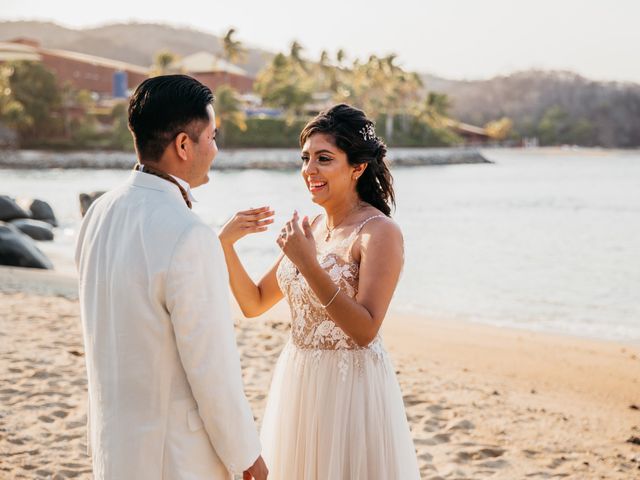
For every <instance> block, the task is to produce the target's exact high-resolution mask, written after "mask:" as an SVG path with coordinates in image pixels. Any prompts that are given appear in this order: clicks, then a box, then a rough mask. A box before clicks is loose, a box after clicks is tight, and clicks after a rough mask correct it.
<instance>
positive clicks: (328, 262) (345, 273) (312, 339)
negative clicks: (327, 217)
mask: <svg viewBox="0 0 640 480" xmlns="http://www.w3.org/2000/svg"><path fill="white" fill-rule="evenodd" d="M380 217H384V215H374V216H372V217H369V218H367V219H366V220H365V221H363V222H362V223H360V224H359V225H358V226H357V228H355V229H354V230H353V232H352V233H351V234H350V235H349V236H347V237H345V238H343V239H340V240H336V241H330V242H324V240H320V241H316V245H317V249H318V254H317V255H318V261H319V262H320V265H321V266H322V268H323V269H324V270H326V271H327V273H328V274H329V276H330V277H331V280H333V282H334V283H335V284H336V285H337V286H339V287H340V288H341V290H342V291H343V292H345V293H346V294H347V295H349V296H350V297H352V298H355V296H356V294H357V293H358V278H359V267H360V266H359V264H358V263H357V262H356V261H355V260H354V259H353V258H352V255H351V247H352V245H353V242H354V240H355V238H356V237H357V235H358V233H360V230H362V227H364V225H365V224H366V223H367V222H369V221H370V220H373V219H374V218H380ZM276 276H277V278H278V285H279V286H280V290H282V292H283V293H284V295H285V297H286V298H287V302H288V303H289V308H290V309H291V337H292V340H293V343H294V344H295V345H296V346H297V347H298V348H302V349H315V350H357V349H362V348H369V347H371V345H374V344H377V343H378V338H377V337H376V339H375V340H374V341H373V342H372V343H371V344H370V345H369V347H360V346H359V345H358V344H357V343H356V342H355V341H354V340H353V339H351V338H350V337H349V336H348V335H347V334H346V333H345V332H344V331H343V330H342V329H341V328H340V327H339V326H337V325H336V324H335V323H334V322H333V320H331V317H329V315H328V314H327V312H326V311H325V309H324V308H323V307H322V303H321V302H320V300H319V299H318V297H317V296H316V294H315V293H314V292H313V290H311V288H310V287H309V285H308V284H307V281H306V280H305V278H304V276H303V275H302V274H300V273H299V272H298V271H297V269H296V266H295V265H294V264H293V263H292V262H291V261H290V260H289V259H288V258H287V257H286V256H285V257H284V258H283V259H282V261H281V262H280V265H279V267H278V270H277V273H276Z"/></svg>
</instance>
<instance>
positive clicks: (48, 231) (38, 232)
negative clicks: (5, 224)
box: [11, 218, 54, 241]
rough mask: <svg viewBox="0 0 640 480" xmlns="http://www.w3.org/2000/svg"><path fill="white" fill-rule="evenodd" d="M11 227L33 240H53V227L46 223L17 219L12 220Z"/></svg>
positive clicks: (29, 219)
mask: <svg viewBox="0 0 640 480" xmlns="http://www.w3.org/2000/svg"><path fill="white" fill-rule="evenodd" d="M11 225H13V226H14V227H16V228H17V229H18V230H20V231H21V232H22V233H24V234H25V235H28V236H29V237H31V238H32V239H34V240H39V241H51V240H53V236H54V235H53V227H52V226H51V224H49V223H47V222H43V221H41V220H33V219H31V218H19V219H17V220H12V221H11Z"/></svg>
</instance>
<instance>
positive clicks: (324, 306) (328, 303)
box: [322, 287, 341, 308]
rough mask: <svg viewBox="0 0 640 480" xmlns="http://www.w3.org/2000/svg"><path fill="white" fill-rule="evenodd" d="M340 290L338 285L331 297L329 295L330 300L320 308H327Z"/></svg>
mask: <svg viewBox="0 0 640 480" xmlns="http://www.w3.org/2000/svg"><path fill="white" fill-rule="evenodd" d="M340 290H341V288H340V287H338V290H336V293H335V294H334V295H333V297H331V300H329V301H328V302H327V304H326V305H322V308H327V307H328V306H329V305H331V304H332V303H333V301H334V300H335V299H336V297H337V296H338V294H339V293H340Z"/></svg>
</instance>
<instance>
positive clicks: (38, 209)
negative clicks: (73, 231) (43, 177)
mask: <svg viewBox="0 0 640 480" xmlns="http://www.w3.org/2000/svg"><path fill="white" fill-rule="evenodd" d="M17 203H18V205H19V206H21V207H22V208H23V209H24V210H25V211H26V212H28V213H30V214H31V218H33V219H34V220H42V221H43V222H47V223H49V224H51V225H53V226H54V227H57V226H58V220H57V219H56V215H55V213H53V208H51V205H49V204H48V203H47V202H45V201H44V200H38V199H37V198H36V199H33V198H22V199H18V201H17Z"/></svg>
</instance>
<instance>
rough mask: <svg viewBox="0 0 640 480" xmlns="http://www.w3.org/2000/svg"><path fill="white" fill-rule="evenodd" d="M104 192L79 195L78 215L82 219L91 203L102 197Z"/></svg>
mask: <svg viewBox="0 0 640 480" xmlns="http://www.w3.org/2000/svg"><path fill="white" fill-rule="evenodd" d="M104 193H105V192H91V193H81V194H80V195H79V197H78V200H79V201H80V213H81V214H82V216H83V217H84V216H85V215H86V214H87V210H89V207H90V206H91V204H92V203H93V202H95V201H96V200H97V199H98V198H100V197H101V196H102V195H104Z"/></svg>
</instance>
